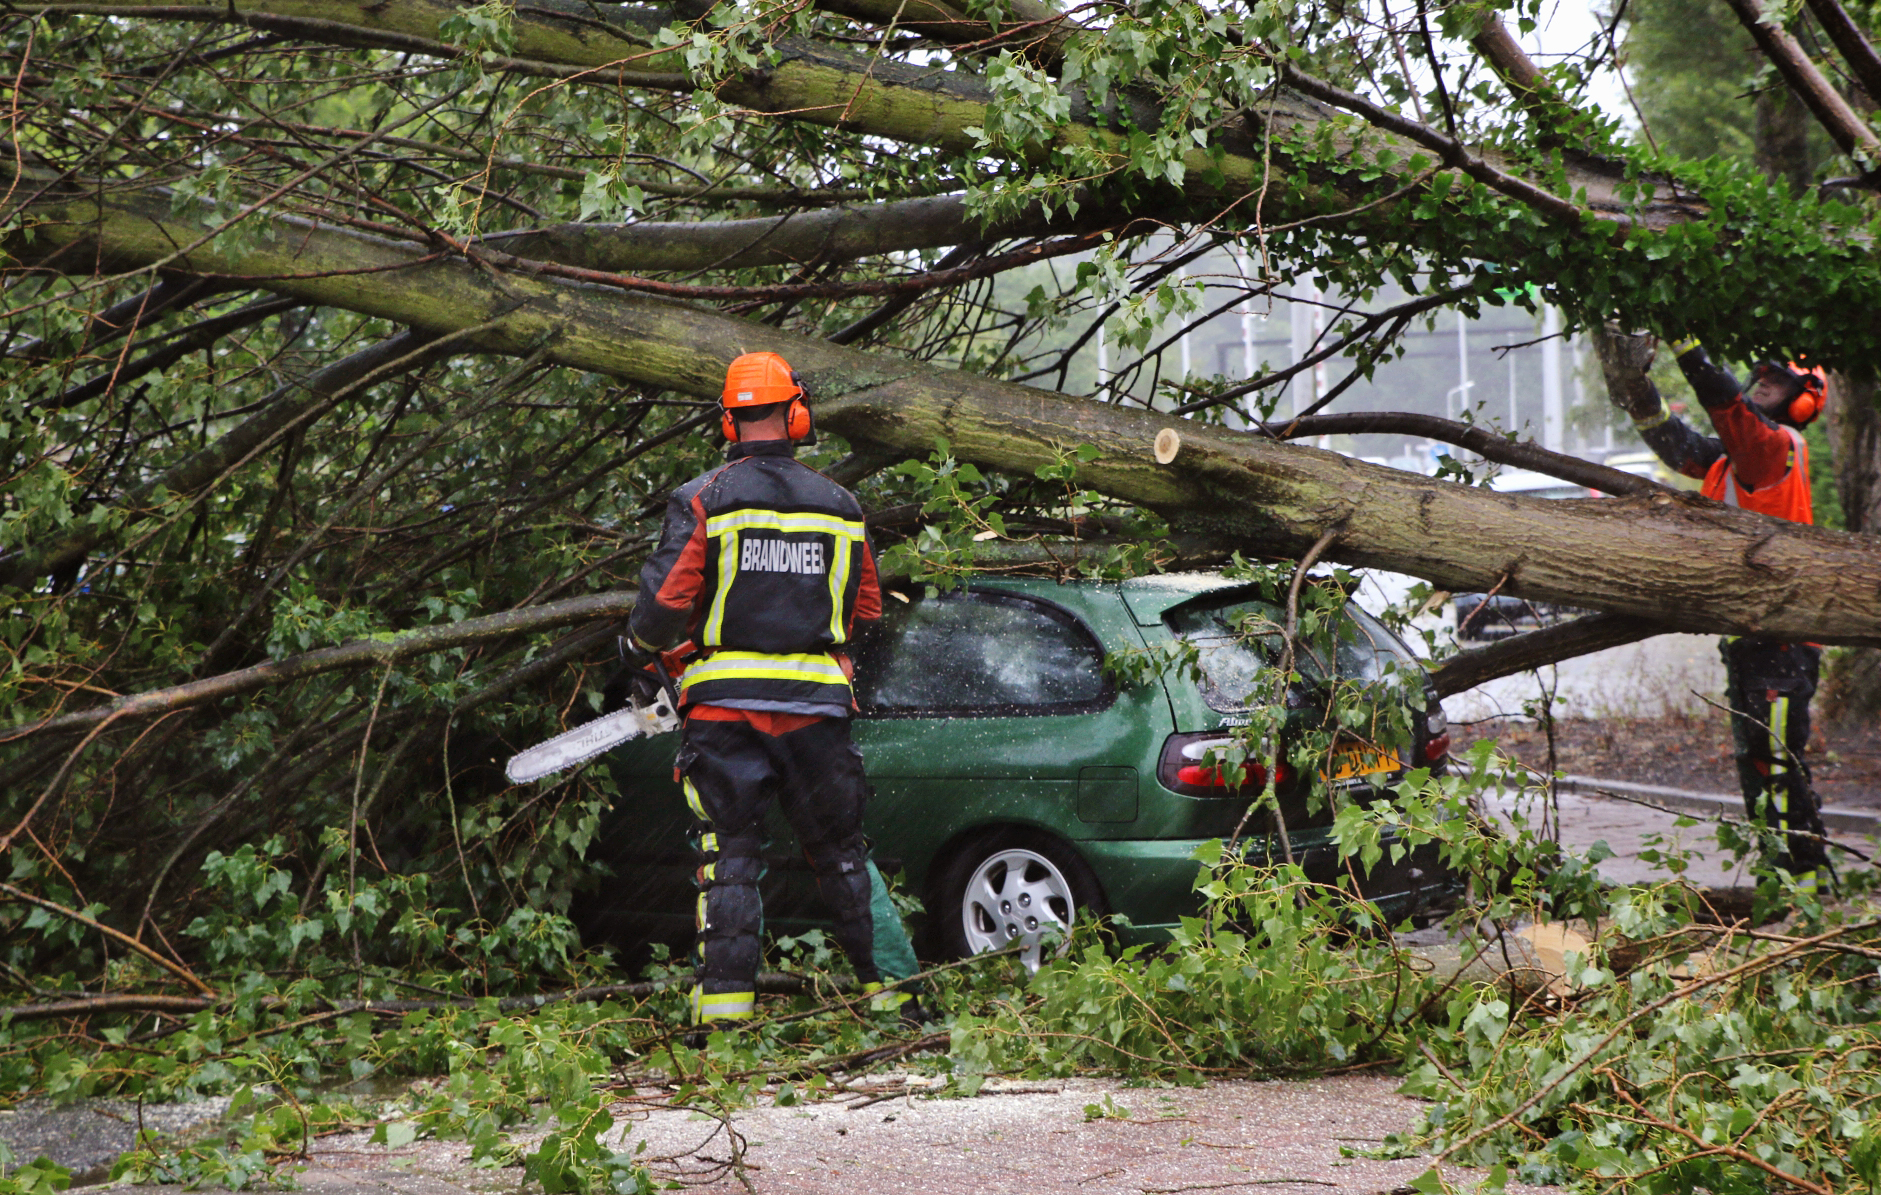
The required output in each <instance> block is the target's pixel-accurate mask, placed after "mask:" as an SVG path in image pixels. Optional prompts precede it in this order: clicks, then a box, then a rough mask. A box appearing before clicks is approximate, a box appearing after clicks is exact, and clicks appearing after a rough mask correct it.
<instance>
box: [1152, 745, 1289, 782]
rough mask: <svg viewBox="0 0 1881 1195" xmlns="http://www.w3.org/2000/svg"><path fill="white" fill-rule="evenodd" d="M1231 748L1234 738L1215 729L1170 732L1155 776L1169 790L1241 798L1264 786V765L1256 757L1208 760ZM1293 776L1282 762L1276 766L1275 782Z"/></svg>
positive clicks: (1265, 766)
mask: <svg viewBox="0 0 1881 1195" xmlns="http://www.w3.org/2000/svg"><path fill="white" fill-rule="evenodd" d="M1234 749H1235V743H1234V740H1233V739H1231V738H1229V737H1228V736H1227V735H1224V734H1221V733H1220V732H1218V731H1216V732H1210V731H1204V732H1202V733H1200V734H1172V735H1170V736H1169V739H1168V741H1166V742H1165V743H1164V744H1163V754H1162V759H1161V760H1160V761H1159V762H1158V764H1157V768H1156V771H1157V779H1159V780H1161V781H1162V784H1163V787H1164V788H1166V789H1168V790H1169V791H1171V792H1177V793H1182V794H1184V795H1185V796H1191V797H1244V796H1251V795H1253V794H1254V793H1257V792H1259V791H1260V790H1261V789H1263V788H1265V787H1267V765H1266V764H1264V763H1262V762H1261V761H1259V760H1256V759H1250V760H1246V761H1244V762H1243V763H1241V764H1239V765H1234V766H1226V767H1224V766H1222V765H1221V764H1219V763H1211V762H1209V755H1210V753H1211V752H1212V753H1213V754H1214V755H1215V758H1216V759H1217V760H1221V759H1225V758H1227V757H1228V756H1229V755H1230V754H1231V753H1232V752H1233V751H1234ZM1292 779H1293V769H1292V768H1290V767H1288V766H1287V765H1286V764H1284V763H1283V764H1280V765H1278V767H1277V768H1276V769H1275V772H1274V782H1275V783H1276V784H1286V783H1287V782H1288V781H1290V780H1292Z"/></svg>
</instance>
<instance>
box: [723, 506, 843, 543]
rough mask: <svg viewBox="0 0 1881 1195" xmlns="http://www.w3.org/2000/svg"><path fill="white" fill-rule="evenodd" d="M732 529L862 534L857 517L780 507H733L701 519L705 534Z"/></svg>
mask: <svg viewBox="0 0 1881 1195" xmlns="http://www.w3.org/2000/svg"><path fill="white" fill-rule="evenodd" d="M732 531H781V532H785V533H789V532H821V533H823V534H825V535H834V536H837V537H839V538H842V539H861V538H862V537H863V534H864V530H863V525H862V522H861V520H859V519H840V518H837V517H836V516H835V515H817V514H785V513H784V512H783V511H781V510H735V511H733V512H732V513H730V514H723V515H713V516H712V517H711V518H708V519H707V520H706V521H705V533H706V535H708V536H717V535H724V534H726V533H727V532H732Z"/></svg>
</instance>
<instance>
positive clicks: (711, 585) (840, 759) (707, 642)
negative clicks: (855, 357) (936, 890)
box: [629, 353, 919, 1025]
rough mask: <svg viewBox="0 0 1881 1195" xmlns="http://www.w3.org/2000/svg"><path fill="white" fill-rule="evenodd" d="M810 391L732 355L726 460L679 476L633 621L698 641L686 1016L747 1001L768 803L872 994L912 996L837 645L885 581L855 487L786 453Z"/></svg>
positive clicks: (785, 369) (681, 758) (702, 1019)
mask: <svg viewBox="0 0 1881 1195" xmlns="http://www.w3.org/2000/svg"><path fill="white" fill-rule="evenodd" d="M804 399H805V392H804V389H803V386H802V384H801V382H800V380H799V379H798V376H797V374H796V372H795V371H793V370H792V369H791V367H790V365H789V363H788V362H787V361H785V360H784V358H783V357H781V356H779V355H778V354H776V353H746V354H745V355H744V356H741V357H739V358H737V359H736V360H735V361H733V362H732V363H731V367H730V368H729V369H728V370H727V371H726V374H725V390H724V395H723V397H722V399H721V405H722V418H721V420H720V428H721V429H722V431H723V432H724V435H725V439H726V440H727V441H729V442H730V444H729V447H728V448H727V450H726V454H725V455H726V463H725V464H723V465H720V466H718V467H717V468H715V469H712V470H710V471H708V472H706V473H705V474H703V475H701V476H699V477H695V478H693V479H692V480H691V481H688V482H687V483H686V484H684V485H682V486H680V487H679V488H678V489H677V490H676V491H674V493H673V496H672V498H671V500H670V501H669V502H668V504H667V511H666V522H665V525H664V526H663V527H662V528H661V531H660V542H659V545H658V547H656V548H655V549H654V551H653V554H652V555H651V556H649V557H648V558H647V562H646V566H645V567H644V568H643V569H642V570H641V572H640V597H639V600H638V601H637V602H636V603H635V605H634V610H633V614H632V615H631V617H630V619H629V626H630V628H631V630H632V632H633V637H634V640H635V642H636V643H637V644H638V645H639V646H640V647H641V648H643V649H645V650H648V651H653V652H660V651H664V650H669V649H672V648H674V646H675V645H676V644H680V643H682V641H688V640H689V641H690V643H691V644H696V645H697V653H696V655H693V656H692V657H691V659H690V661H689V662H688V663H687V666H686V668H685V671H684V672H683V673H682V674H681V676H680V682H679V704H680V708H681V710H682V711H683V713H684V716H685V727H684V734H683V737H682V739H681V744H680V749H679V755H678V759H677V760H676V762H675V768H674V770H675V772H676V775H677V778H678V779H679V780H680V782H681V785H682V787H683V789H684V792H685V795H686V801H687V803H688V804H689V805H690V806H691V808H692V811H693V813H694V814H695V815H697V817H698V818H699V820H700V822H701V830H700V834H699V837H698V839H697V840H696V843H695V845H696V846H697V847H698V848H699V850H700V852H701V857H702V859H703V863H702V865H701V866H700V868H699V870H698V872H697V881H698V884H699V888H700V893H699V900H698V926H699V938H698V955H697V962H698V967H699V974H698V981H697V983H696V984H695V986H694V988H693V991H692V1017H693V1022H694V1024H698V1025H706V1024H710V1023H713V1022H724V1021H736V1020H738V1019H740V1018H747V1017H750V1016H751V1015H752V1014H753V1012H754V1011H755V1008H756V999H757V996H756V980H757V974H758V964H759V960H760V955H761V952H762V945H761V941H760V937H761V934H762V931H763V909H762V906H761V903H760V900H759V894H758V881H759V880H760V879H761V878H762V877H763V874H764V865H763V862H762V860H761V857H760V853H759V852H760V848H761V847H762V846H763V843H764V839H763V822H764V815H765V812H766V810H767V808H768V807H769V806H770V803H771V802H772V801H773V800H776V801H777V802H778V804H779V805H780V807H781V808H782V811H783V813H784V815H785V817H786V818H788V819H789V821H790V824H791V827H792V828H793V829H794V830H795V831H796V834H797V838H798V841H799V842H800V843H801V844H802V846H803V850H804V854H805V855H806V856H807V857H808V859H809V862H810V864H811V866H812V867H813V868H814V869H815V872H816V877H817V887H818V890H819V891H820V893H821V894H822V897H823V899H824V901H825V903H827V904H828V905H829V907H830V910H831V912H832V913H833V914H834V915H835V928H836V938H837V940H838V942H840V943H841V945H842V947H843V949H844V951H845V952H846V953H847V954H848V956H849V961H850V963H851V964H852V965H853V966H854V967H855V972H856V978H857V979H858V980H860V981H861V982H862V983H863V985H864V990H865V991H867V992H869V993H870V995H871V1000H872V1002H873V1003H874V1005H875V1007H877V1008H900V1009H901V1010H902V1013H903V1015H904V1016H911V1015H918V1008H919V1006H918V1004H911V1003H907V1002H908V1001H909V997H908V995H907V994H906V993H903V992H900V991H895V990H888V991H884V990H883V989H882V981H883V980H884V979H888V980H895V979H902V978H906V977H907V976H909V975H912V974H914V971H915V966H916V964H915V960H914V952H913V950H912V948H911V947H910V946H909V942H908V936H907V933H906V931H905V930H904V929H903V928H902V925H901V921H900V918H899V917H898V916H897V915H896V914H895V911H894V908H893V905H892V904H891V903H890V901H889V899H888V893H887V890H886V888H885V887H884V886H883V884H882V877H881V875H880V873H879V872H878V871H877V870H876V868H875V864H874V863H873V862H872V861H871V860H870V859H869V844H868V840H867V839H866V838H864V837H863V834H862V815H863V807H864V805H865V804H866V803H867V800H868V797H869V791H870V790H869V786H868V782H867V780H866V779H865V778H864V776H863V770H862V754H861V752H860V751H859V750H857V748H856V746H855V744H854V743H853V742H851V741H850V737H849V715H850V712H851V711H852V709H853V708H854V699H853V697H852V695H851V692H850V677H851V675H852V670H851V666H850V662H849V656H848V652H847V648H848V645H849V643H850V640H851V635H852V634H853V632H854V629H855V626H856V623H857V622H866V621H869V620H873V619H876V618H879V617H880V616H881V611H882V605H881V602H882V599H881V590H880V587H879V586H878V585H877V582H876V576H875V559H874V556H873V553H872V552H871V551H870V547H869V540H868V535H867V532H866V530H865V529H864V526H863V517H862V508H861V506H860V505H858V504H857V502H856V499H855V496H854V495H853V494H851V493H850V492H849V491H848V490H846V489H844V488H843V487H842V486H840V485H838V484H836V483H835V482H834V481H831V480H830V479H829V478H827V477H825V476H823V475H822V474H821V473H818V472H817V471H816V470H814V469H812V468H810V467H809V466H808V465H805V464H802V463H800V462H799V461H797V460H796V459H795V454H796V447H797V445H798V444H799V443H801V442H803V441H804V440H805V439H806V438H808V437H810V435H811V432H812V424H811V416H810V409H809V407H808V405H807V404H806V403H805V401H804ZM668 658H671V657H668Z"/></svg>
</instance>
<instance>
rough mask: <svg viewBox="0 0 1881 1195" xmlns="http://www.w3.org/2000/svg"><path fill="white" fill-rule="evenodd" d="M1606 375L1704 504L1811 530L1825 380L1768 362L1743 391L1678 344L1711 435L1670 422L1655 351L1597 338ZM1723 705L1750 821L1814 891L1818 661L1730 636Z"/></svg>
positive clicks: (1807, 651) (1821, 845) (1643, 344)
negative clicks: (1816, 430)
mask: <svg viewBox="0 0 1881 1195" xmlns="http://www.w3.org/2000/svg"><path fill="white" fill-rule="evenodd" d="M1599 348H1600V357H1601V365H1602V367H1603V369H1604V370H1605V372H1606V375H1607V388H1608V392H1609V394H1610V395H1611V397H1612V399H1613V401H1614V403H1615V404H1616V405H1618V406H1619V407H1621V408H1622V409H1624V410H1625V411H1626V412H1627V413H1628V414H1629V415H1631V416H1632V418H1633V426H1634V427H1635V428H1637V429H1638V430H1639V434H1640V437H1641V438H1642V439H1644V440H1645V441H1646V444H1647V446H1648V447H1649V448H1651V449H1652V450H1653V452H1654V453H1655V454H1657V455H1658V457H1659V459H1660V460H1662V461H1664V462H1665V463H1666V464H1667V465H1668V466H1670V467H1671V468H1672V469H1674V470H1676V471H1678V472H1679V473H1682V474H1684V475H1685V476H1687V477H1695V478H1699V479H1701V480H1702V481H1703V483H1704V484H1703V486H1702V487H1701V489H1700V491H1699V492H1700V493H1702V494H1703V495H1704V496H1705V497H1707V498H1712V499H1715V500H1717V501H1719V502H1723V503H1725V504H1726V505H1727V506H1741V507H1743V508H1744V509H1746V510H1754V511H1757V512H1759V513H1761V514H1766V515H1770V516H1771V517H1773V518H1778V519H1788V520H1789V521H1791V522H1794V523H1811V522H1814V521H1815V520H1814V518H1813V516H1812V514H1811V505H1810V503H1811V494H1810V488H1809V446H1808V444H1807V443H1806V442H1805V441H1804V439H1803V435H1802V429H1803V428H1804V427H1806V426H1808V424H1809V422H1810V421H1811V420H1812V419H1814V418H1815V417H1816V416H1817V415H1818V414H1820V413H1821V411H1822V407H1823V401H1824V398H1825V396H1826V393H1827V379H1826V377H1825V375H1824V374H1823V371H1822V370H1821V369H1817V368H1810V367H1808V366H1805V365H1801V364H1797V363H1788V364H1786V363H1784V362H1780V361H1764V362H1762V363H1760V364H1759V365H1757V367H1756V368H1755V369H1754V370H1752V372H1751V377H1750V385H1749V386H1748V387H1740V386H1739V385H1738V383H1737V379H1736V378H1735V377H1733V376H1732V375H1731V372H1730V371H1729V370H1728V369H1725V368H1724V367H1723V366H1721V365H1718V364H1717V363H1715V362H1713V361H1712V360H1711V359H1710V357H1709V356H1707V355H1706V353H1705V350H1704V348H1703V346H1701V345H1700V344H1699V343H1698V341H1697V340H1695V339H1694V340H1683V341H1675V342H1673V343H1672V345H1671V348H1672V351H1673V352H1674V353H1675V354H1677V360H1678V365H1679V369H1680V370H1681V371H1682V372H1683V373H1684V374H1685V378H1686V380H1687V381H1688V382H1690V383H1691V386H1692V390H1693V391H1694V392H1696V394H1697V396H1698V401H1699V403H1700V404H1701V405H1702V406H1703V407H1704V408H1705V412H1706V414H1708V415H1710V416H1711V426H1712V427H1713V428H1714V429H1716V431H1717V435H1715V436H1707V435H1704V434H1702V433H1700V432H1699V431H1697V430H1696V429H1694V428H1693V427H1691V425H1689V424H1687V423H1686V422H1685V421H1684V420H1683V419H1680V418H1679V417H1678V416H1677V415H1675V414H1673V413H1672V411H1671V409H1670V408H1669V407H1668V406H1667V405H1666V402H1665V399H1664V398H1663V397H1661V396H1660V394H1659V392H1658V389H1657V388H1656V387H1654V386H1653V384H1652V381H1651V379H1650V378H1648V377H1647V376H1646V367H1647V366H1648V365H1650V364H1651V362H1652V356H1653V348H1654V344H1653V342H1652V340H1651V339H1650V338H1646V337H1626V336H1619V335H1615V334H1612V333H1608V334H1607V335H1605V336H1603V337H1600V338H1599ZM1720 651H1721V652H1722V654H1723V656H1724V668H1725V678H1726V690H1725V692H1726V697H1727V699H1728V701H1729V703H1730V707H1731V737H1732V739H1733V742H1734V745H1735V749H1736V757H1737V773H1738V782H1739V784H1740V785H1741V786H1742V787H1743V790H1744V803H1745V807H1746V808H1747V809H1748V811H1749V813H1750V816H1751V817H1752V819H1753V820H1756V821H1759V822H1762V823H1764V824H1767V825H1771V826H1773V827H1776V828H1779V829H1781V830H1783V831H1784V832H1785V840H1786V849H1785V851H1784V853H1783V854H1782V855H1780V856H1779V857H1778V858H1776V859H1775V860H1773V862H1774V863H1775V864H1776V865H1777V866H1778V867H1781V868H1783V869H1784V870H1786V871H1789V872H1790V873H1792V874H1793V875H1795V876H1796V878H1797V880H1798V881H1799V882H1800V883H1802V884H1803V885H1804V886H1805V887H1813V885H1814V882H1815V874H1816V871H1817V869H1818V868H1826V867H1827V866H1828V863H1829V859H1828V852H1827V849H1826V843H1825V840H1824V838H1823V828H1822V817H1821V812H1820V808H1819V805H1818V801H1817V798H1816V794H1815V790H1814V789H1812V788H1811V787H1810V773H1809V766H1808V764H1807V763H1806V762H1805V761H1804V759H1803V751H1804V748H1805V747H1806V746H1807V745H1808V742H1809V702H1810V699H1811V698H1812V697H1814V696H1815V692H1816V684H1817V680H1818V676H1819V673H1820V668H1821V661H1822V650H1821V649H1820V648H1819V647H1816V646H1815V645H1814V644H1809V643H1779V642H1776V641H1774V640H1771V639H1768V638H1765V637H1763V636H1758V635H1732V636H1727V637H1726V638H1725V639H1724V640H1723V641H1722V643H1721V644H1720Z"/></svg>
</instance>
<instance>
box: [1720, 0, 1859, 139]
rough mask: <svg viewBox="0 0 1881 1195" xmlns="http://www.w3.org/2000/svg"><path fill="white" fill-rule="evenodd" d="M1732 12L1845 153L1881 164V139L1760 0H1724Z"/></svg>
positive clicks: (1817, 121)
mask: <svg viewBox="0 0 1881 1195" xmlns="http://www.w3.org/2000/svg"><path fill="white" fill-rule="evenodd" d="M1725 2H1726V3H1727V4H1729V5H1730V6H1731V11H1732V12H1734V13H1736V14H1737V19H1738V21H1739V22H1741V23H1742V24H1743V26H1744V28H1745V29H1747V30H1749V31H1750V35H1751V37H1753V38H1755V39H1756V41H1757V47H1758V49H1760V50H1762V51H1763V53H1764V57H1766V58H1768V59H1769V60H1770V63H1771V65H1773V66H1775V67H1776V69H1777V73H1778V74H1780V75H1782V76H1783V81H1784V82H1785V83H1787V84H1789V87H1790V90H1791V91H1793V92H1795V93H1796V97H1797V98H1798V99H1800V100H1802V101H1803V105H1804V106H1805V107H1807V108H1808V109H1809V111H1810V113H1811V114H1812V115H1813V116H1815V118H1816V123H1818V124H1820V125H1821V126H1822V127H1823V128H1824V129H1826V130H1828V133H1829V136H1830V137H1831V138H1833V139H1834V141H1835V144H1836V145H1837V146H1839V147H1840V148H1841V150H1842V152H1843V153H1845V154H1847V155H1849V156H1850V157H1852V158H1855V159H1857V160H1858V161H1860V162H1861V163H1862V165H1863V166H1864V168H1866V169H1868V170H1873V169H1874V168H1875V167H1876V166H1877V165H1881V138H1877V137H1876V136H1875V133H1874V130H1873V129H1871V128H1869V127H1868V122H1867V121H1865V120H1863V119H1862V118H1861V117H1860V115H1859V114H1857V113H1856V111H1855V110H1854V109H1853V108H1851V107H1849V105H1848V101H1847V100H1845V99H1843V98H1842V93H1841V92H1839V91H1837V90H1836V89H1835V85H1834V84H1832V83H1830V82H1829V80H1828V79H1826V78H1825V77H1823V74H1822V72H1821V71H1819V70H1817V69H1816V64H1815V63H1813V62H1811V61H1810V60H1809V55H1808V54H1807V53H1805V52H1804V50H1803V48H1802V46H1800V45H1798V44H1797V42H1796V39H1795V38H1793V37H1791V36H1790V35H1789V33H1788V32H1787V31H1785V30H1784V29H1783V27H1782V26H1780V25H1773V24H1771V23H1770V22H1768V21H1766V20H1764V19H1763V6H1762V4H1761V3H1760V0H1725Z"/></svg>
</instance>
